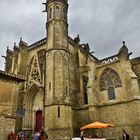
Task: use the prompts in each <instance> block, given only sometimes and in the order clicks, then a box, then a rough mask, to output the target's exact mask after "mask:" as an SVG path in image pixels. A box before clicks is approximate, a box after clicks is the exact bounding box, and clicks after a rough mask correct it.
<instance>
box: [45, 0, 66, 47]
mask: <svg viewBox="0 0 140 140" xmlns="http://www.w3.org/2000/svg"><path fill="white" fill-rule="evenodd" d="M46 11H47V24H46V28H47V40H48V42H49V43H50V44H49V45H48V46H47V50H49V49H55V48H57V49H58V48H59V49H65V50H67V37H68V23H67V11H68V3H67V0H47V3H46Z"/></svg>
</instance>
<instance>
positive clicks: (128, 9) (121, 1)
mask: <svg viewBox="0 0 140 140" xmlns="http://www.w3.org/2000/svg"><path fill="white" fill-rule="evenodd" d="M42 2H45V0H0V56H2V55H5V51H6V48H7V46H9V48H10V49H12V48H13V44H14V42H16V43H17V44H18V43H19V38H20V37H22V38H23V40H24V41H26V42H28V43H29V44H31V43H34V42H36V41H38V40H40V39H42V38H43V37H45V33H46V31H45V22H46V13H42V11H43V10H44V6H43V5H42ZM68 22H69V35H70V36H71V37H72V38H74V37H76V36H77V34H79V35H80V40H81V43H89V45H90V48H91V51H95V54H94V55H95V56H96V57H97V58H99V59H101V58H105V57H108V56H111V55H114V54H116V53H117V52H118V50H119V49H120V48H121V46H122V41H123V40H124V41H125V42H126V46H127V47H128V49H129V52H133V55H132V56H131V57H132V58H133V57H138V56H140V0H69V12H68ZM0 69H2V70H3V69H4V58H2V57H0Z"/></svg>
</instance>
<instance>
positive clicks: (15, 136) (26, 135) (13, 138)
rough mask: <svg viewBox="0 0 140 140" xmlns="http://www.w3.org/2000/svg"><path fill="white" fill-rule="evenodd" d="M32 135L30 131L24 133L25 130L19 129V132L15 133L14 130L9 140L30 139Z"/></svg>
mask: <svg viewBox="0 0 140 140" xmlns="http://www.w3.org/2000/svg"><path fill="white" fill-rule="evenodd" d="M30 137H31V134H30V132H28V133H24V131H19V132H17V133H14V132H13V131H11V132H10V133H9V140H25V139H29V138H30Z"/></svg>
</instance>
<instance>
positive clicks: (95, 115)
mask: <svg viewBox="0 0 140 140" xmlns="http://www.w3.org/2000/svg"><path fill="white" fill-rule="evenodd" d="M43 4H44V5H45V12H47V23H46V37H44V38H43V39H41V40H39V41H37V42H35V43H33V44H28V43H26V42H25V41H23V39H22V38H20V41H19V44H18V45H16V44H14V46H13V50H10V49H9V48H7V51H6V56H3V57H4V58H5V71H0V90H1V92H0V118H1V119H0V123H1V127H2V128H3V129H0V135H1V136H0V137H2V136H5V137H6V134H8V131H10V130H11V129H13V130H14V131H19V130H22V131H24V132H31V133H34V132H35V131H37V130H39V129H40V128H42V127H43V128H44V129H45V131H46V132H47V134H48V136H49V140H70V139H71V138H72V137H78V136H79V135H80V127H81V126H83V125H86V124H88V123H91V122H95V121H100V122H106V123H113V124H115V125H116V127H115V128H107V129H102V130H101V129H97V130H96V133H98V135H101V136H103V137H106V138H110V139H120V140H121V139H122V129H124V130H125V131H126V132H127V133H128V134H129V135H130V138H131V139H140V57H137V58H133V59H130V57H129V56H130V55H131V53H130V52H129V51H128V48H127V47H126V44H125V42H124V41H123V43H122V45H121V46H120V47H119V48H120V49H118V52H117V53H116V54H115V55H113V56H109V57H107V58H104V59H101V60H99V59H98V58H96V57H95V56H94V55H93V53H92V52H91V51H90V46H89V45H88V43H85V44H81V43H80V37H79V35H77V36H76V37H75V38H71V37H70V36H69V35H68V21H67V13H68V0H47V1H46V3H43ZM81 30H82V29H81ZM93 131H94V130H93Z"/></svg>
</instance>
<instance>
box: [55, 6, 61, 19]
mask: <svg viewBox="0 0 140 140" xmlns="http://www.w3.org/2000/svg"><path fill="white" fill-rule="evenodd" d="M55 17H56V18H59V17H60V7H59V6H58V5H57V6H56V7H55Z"/></svg>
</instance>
